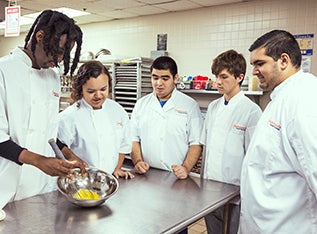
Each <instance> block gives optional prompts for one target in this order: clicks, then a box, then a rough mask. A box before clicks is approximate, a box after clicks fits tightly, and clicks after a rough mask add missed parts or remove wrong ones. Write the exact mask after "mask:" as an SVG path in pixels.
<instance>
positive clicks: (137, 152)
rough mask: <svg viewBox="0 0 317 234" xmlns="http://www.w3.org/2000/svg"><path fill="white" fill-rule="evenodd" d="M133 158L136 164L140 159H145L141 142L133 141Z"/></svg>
mask: <svg viewBox="0 0 317 234" xmlns="http://www.w3.org/2000/svg"><path fill="white" fill-rule="evenodd" d="M131 159H132V162H133V164H134V165H135V164H137V163H138V162H140V161H143V157H142V151H141V145H140V142H137V141H134V142H132V151H131Z"/></svg>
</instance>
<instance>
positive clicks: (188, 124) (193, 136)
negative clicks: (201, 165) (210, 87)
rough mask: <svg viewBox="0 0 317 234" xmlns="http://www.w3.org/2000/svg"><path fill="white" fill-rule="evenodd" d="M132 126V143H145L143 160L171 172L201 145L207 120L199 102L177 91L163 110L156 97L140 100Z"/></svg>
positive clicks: (133, 114)
mask: <svg viewBox="0 0 317 234" xmlns="http://www.w3.org/2000/svg"><path fill="white" fill-rule="evenodd" d="M131 123H132V127H131V132H132V141H137V142H140V143H141V150H142V156H143V160H144V161H145V162H147V163H149V165H150V166H151V167H155V168H160V169H164V170H171V166H172V165H174V164H175V165H181V164H182V163H183V161H184V160H185V157H186V154H187V151H188V148H189V147H190V146H191V145H199V138H200V134H201V129H202V125H203V120H202V115H201V112H200V109H199V106H198V104H197V102H196V101H195V100H194V99H192V98H191V97H189V96H187V95H185V94H183V93H181V92H179V91H178V90H176V89H174V91H173V93H172V96H171V98H170V99H169V100H168V101H167V102H166V103H165V105H164V106H163V107H161V105H160V102H159V100H158V99H157V97H156V95H155V93H150V94H148V95H146V96H144V97H142V98H141V99H139V100H138V101H137V103H136V105H135V107H134V109H133V112H132V116H131Z"/></svg>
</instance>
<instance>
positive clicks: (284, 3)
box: [0, 0, 317, 106]
mask: <svg viewBox="0 0 317 234" xmlns="http://www.w3.org/2000/svg"><path fill="white" fill-rule="evenodd" d="M316 12H317V1H315V0H262V1H251V2H243V3H238V4H230V5H223V6H216V7H206V8H201V9H196V10H190V11H184V12H172V13H167V14H161V15H153V16H145V17H139V18H134V19H125V20H115V21H111V22H104V23H95V24H89V25H82V26H81V28H82V29H83V32H84V44H83V51H92V52H94V53H96V52H97V51H98V50H100V49H101V48H107V49H109V50H110V51H111V52H112V54H113V55H112V56H114V57H119V58H120V57H136V56H142V57H149V56H150V51H151V50H156V37H157V34H160V33H167V34H168V37H167V50H168V53H169V55H170V56H172V57H173V58H174V59H175V60H176V61H177V63H178V66H179V73H180V75H183V76H188V75H207V76H210V77H212V75H211V74H210V65H211V61H212V59H213V58H214V57H216V56H217V55H218V54H219V53H221V52H223V51H225V50H228V49H231V48H233V49H236V50H238V51H239V52H241V53H243V54H244V56H245V57H246V59H247V61H248V60H249V52H248V47H249V46H250V45H251V44H252V42H253V41H254V40H255V39H256V38H257V37H259V36H260V35H262V34H263V33H265V32H267V31H270V30H272V29H277V28H278V29H285V30H288V31H290V32H291V33H293V34H307V33H309V34H315V40H316V37H317V15H316ZM23 39H24V35H21V37H20V38H3V37H1V38H0V56H3V55H5V54H7V53H8V51H9V50H10V49H11V48H13V47H14V46H15V45H17V44H20V45H23ZM313 49H314V55H313V56H311V64H312V67H311V72H312V73H314V74H317V66H316V65H314V64H316V62H317V57H316V49H317V43H314V48H313ZM247 76H249V77H252V69H251V66H248V71H247ZM266 96H268V95H266ZM199 99H201V102H202V103H203V104H202V105H203V106H205V105H206V103H208V102H209V101H210V100H209V99H210V98H209V97H208V96H207V97H206V96H203V97H201V96H199ZM262 101H263V100H262ZM266 102H267V100H264V101H263V106H265V103H266Z"/></svg>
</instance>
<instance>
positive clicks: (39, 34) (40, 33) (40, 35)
mask: <svg viewBox="0 0 317 234" xmlns="http://www.w3.org/2000/svg"><path fill="white" fill-rule="evenodd" d="M35 38H36V41H37V42H40V41H41V40H42V39H43V38H44V31H43V30H39V31H37V33H36V34H35Z"/></svg>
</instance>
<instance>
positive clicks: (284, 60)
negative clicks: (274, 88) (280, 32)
mask: <svg viewBox="0 0 317 234" xmlns="http://www.w3.org/2000/svg"><path fill="white" fill-rule="evenodd" d="M279 61H280V67H281V69H282V70H285V69H286V68H287V66H288V65H289V64H290V63H291V59H290V57H289V55H288V54H286V53H282V54H281V57H280V59H279Z"/></svg>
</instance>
